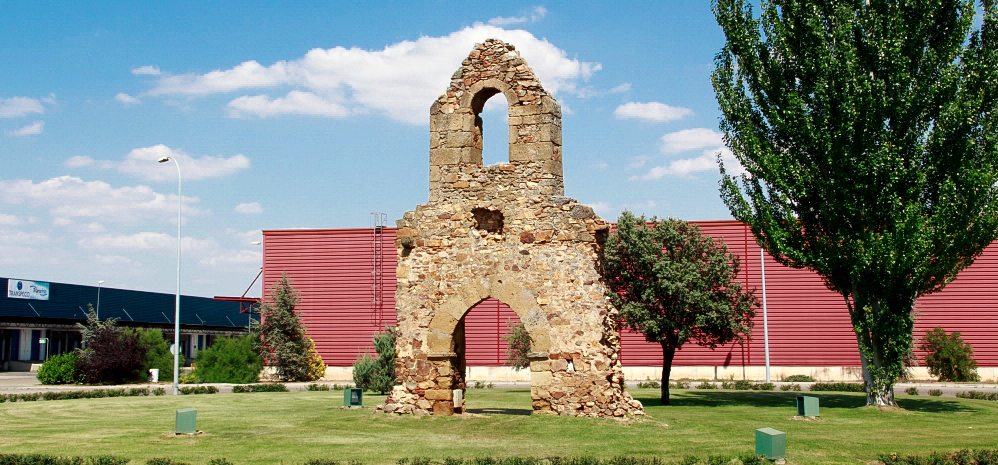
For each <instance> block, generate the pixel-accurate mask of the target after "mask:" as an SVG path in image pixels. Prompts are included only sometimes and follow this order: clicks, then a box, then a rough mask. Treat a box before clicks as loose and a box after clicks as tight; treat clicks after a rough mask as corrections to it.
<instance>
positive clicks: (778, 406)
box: [0, 389, 998, 465]
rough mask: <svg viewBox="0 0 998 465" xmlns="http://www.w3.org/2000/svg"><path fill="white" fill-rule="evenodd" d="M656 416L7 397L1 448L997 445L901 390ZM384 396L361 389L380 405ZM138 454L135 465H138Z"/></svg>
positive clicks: (369, 459) (695, 407)
mask: <svg viewBox="0 0 998 465" xmlns="http://www.w3.org/2000/svg"><path fill="white" fill-rule="evenodd" d="M632 392H633V393H634V394H635V397H637V398H639V399H641V401H642V402H644V403H645V406H646V408H647V413H648V414H647V415H646V416H645V417H644V418H642V419H639V420H636V421H633V422H630V423H619V422H616V421H613V420H593V419H582V418H562V417H551V416H530V415H529V410H528V409H529V405H530V403H529V399H530V394H529V391H528V390H527V389H511V390H506V389H476V390H471V391H469V392H468V395H467V398H468V400H467V402H468V407H469V410H470V411H471V412H472V413H474V414H475V415H466V416H455V417H440V418H430V417H422V418H413V417H405V418H403V417H395V416H387V415H383V414H378V413H375V412H374V410H373V409H372V408H364V409H353V410H345V409H341V408H340V407H339V405H340V404H341V403H342V392H340V391H332V392H295V393H252V394H213V395H194V396H182V397H180V398H175V397H172V396H164V397H130V398H111V399H91V400H64V401H38V402H16V403H4V404H0V453H46V454H57V455H92V454H115V455H121V456H124V457H129V458H132V459H138V460H140V461H142V462H144V461H145V459H148V458H150V457H170V458H174V459H176V460H182V461H188V462H192V463H194V464H205V463H207V461H208V460H210V459H212V458H227V459H229V460H230V461H232V462H233V463H235V464H236V465H251V464H268V465H270V464H288V465H299V464H301V463H303V462H305V461H306V460H309V459H314V458H328V459H337V460H341V461H346V460H352V459H356V460H360V461H363V462H365V463H370V464H377V463H394V462H395V461H396V460H397V459H399V458H401V457H412V456H426V457H432V458H443V457H447V456H455V457H456V456H461V457H470V456H484V455H497V456H498V455H503V456H506V455H530V456H549V455H562V456H579V455H591V456H599V457H612V456H615V455H639V456H659V457H662V458H665V459H670V460H674V459H679V458H681V457H683V456H685V455H690V454H696V455H702V456H703V455H709V454H727V455H738V454H742V453H745V452H751V451H753V450H754V449H753V448H754V433H753V431H754V430H755V429H756V428H760V427H763V426H770V427H773V428H776V429H779V430H781V431H786V432H787V454H788V457H787V459H788V463H791V464H837V463H840V464H847V463H848V464H856V463H873V462H874V461H875V459H876V456H877V454H878V453H881V452H899V453H905V454H916V453H919V454H920V453H927V452H929V451H933V450H952V449H958V448H982V447H992V448H993V447H996V445H998V440H996V438H998V434H996V431H998V403H996V402H989V401H973V400H963V399H953V398H945V399H944V398H938V397H931V398H930V397H912V396H901V398H900V403H901V405H902V406H903V407H904V408H905V409H906V410H904V411H890V412H880V411H877V410H874V409H868V408H865V407H862V405H863V403H864V397H863V396H862V395H861V394H851V393H850V394H846V393H817V394H816V395H818V396H819V397H820V399H821V414H822V416H821V418H820V419H819V420H816V421H795V420H793V419H792V417H793V415H794V414H795V412H796V410H795V407H794V396H795V395H796V393H792V392H751V391H749V392H745V391H697V390H685V391H684V390H674V391H673V405H672V406H669V407H662V406H659V405H658V401H657V399H656V397H657V391H655V390H648V389H638V390H634V391H632ZM381 400H382V398H381V397H377V396H369V397H366V398H365V403H366V404H367V405H376V404H377V403H378V402H380V401H381ZM185 407H195V408H197V409H198V429H200V430H203V431H204V434H202V435H199V436H194V437H188V436H181V437H175V436H174V435H173V434H172V433H171V431H172V429H173V420H174V411H175V410H176V409H178V408H185ZM133 463H137V462H134V461H133Z"/></svg>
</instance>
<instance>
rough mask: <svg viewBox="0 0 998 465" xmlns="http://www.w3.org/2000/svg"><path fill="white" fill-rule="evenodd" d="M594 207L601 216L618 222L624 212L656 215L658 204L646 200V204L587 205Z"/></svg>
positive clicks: (593, 203) (607, 203)
mask: <svg viewBox="0 0 998 465" xmlns="http://www.w3.org/2000/svg"><path fill="white" fill-rule="evenodd" d="M587 205H589V206H590V207H592V209H593V211H595V212H596V213H597V214H598V215H599V216H601V217H603V218H604V219H607V220H609V221H616V220H617V217H619V216H620V213H621V212H622V211H624V210H629V211H631V212H634V213H635V214H638V215H654V210H655V209H656V208H658V203H656V202H655V201H654V200H646V201H644V202H625V203H620V204H614V203H610V202H603V201H600V202H589V203H587Z"/></svg>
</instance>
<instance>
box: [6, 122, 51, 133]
mask: <svg viewBox="0 0 998 465" xmlns="http://www.w3.org/2000/svg"><path fill="white" fill-rule="evenodd" d="M44 130H45V122H44V121H35V122H34V123H31V124H29V125H27V126H23V127H20V128H17V129H15V130H13V131H8V132H7V134H8V135H10V136H11V137H28V136H37V135H39V134H41V133H42V131H44Z"/></svg>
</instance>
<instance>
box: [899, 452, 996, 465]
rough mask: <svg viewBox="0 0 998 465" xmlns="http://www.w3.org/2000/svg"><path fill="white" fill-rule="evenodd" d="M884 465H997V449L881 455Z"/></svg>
mask: <svg viewBox="0 0 998 465" xmlns="http://www.w3.org/2000/svg"><path fill="white" fill-rule="evenodd" d="M880 462H881V463H883V464H884V465H993V464H996V463H998V449H978V450H973V451H972V450H969V449H962V450H958V451H955V452H949V453H940V452H933V453H931V454H929V455H923V456H916V455H909V456H900V455H898V454H881V455H880Z"/></svg>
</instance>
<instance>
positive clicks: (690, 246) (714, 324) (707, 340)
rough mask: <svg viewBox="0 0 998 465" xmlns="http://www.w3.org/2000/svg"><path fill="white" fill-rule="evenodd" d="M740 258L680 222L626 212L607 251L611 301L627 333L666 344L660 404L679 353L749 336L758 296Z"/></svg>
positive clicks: (665, 398)
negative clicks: (744, 277)
mask: <svg viewBox="0 0 998 465" xmlns="http://www.w3.org/2000/svg"><path fill="white" fill-rule="evenodd" d="M738 270H739V262H738V257H736V256H735V255H733V254H730V253H728V249H727V247H725V246H724V244H721V243H719V242H715V241H714V240H713V239H712V238H710V237H709V236H705V235H703V233H702V232H701V231H700V228H699V227H698V226H696V225H694V224H690V223H687V222H685V221H682V220H675V219H667V220H662V221H657V220H656V219H655V218H652V219H651V222H650V223H648V222H646V221H645V218H644V217H643V216H642V217H635V216H634V215H633V214H631V213H630V212H626V211H625V212H624V213H622V214H621V215H620V218H619V219H618V220H617V229H616V231H615V232H614V233H613V234H611V235H610V237H609V238H608V239H607V241H606V246H605V248H604V264H603V274H604V279H605V280H606V282H607V287H608V289H607V290H608V295H609V296H610V299H611V300H612V301H613V303H614V305H615V306H616V307H617V308H619V309H620V318H621V320H622V322H623V323H624V325H626V326H627V327H629V328H631V329H633V330H635V331H638V332H640V333H642V334H644V336H645V339H647V340H648V341H649V342H657V343H659V345H661V346H662V383H661V384H662V386H661V389H662V391H661V399H662V404H663V405H668V404H669V375H670V373H671V372H672V360H673V358H674V357H675V355H676V351H677V350H679V349H681V348H682V347H683V344H686V343H687V342H691V341H692V342H694V343H696V344H699V345H703V346H707V347H710V348H712V349H713V348H715V347H717V346H718V345H720V344H726V343H728V342H731V341H734V340H736V339H739V338H741V337H743V336H747V335H748V333H749V330H750V329H751V327H752V317H753V316H754V315H755V312H754V310H753V307H754V306H755V305H756V299H755V296H754V295H753V293H752V292H751V291H747V290H745V289H743V287H742V284H741V283H739V282H738Z"/></svg>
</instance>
